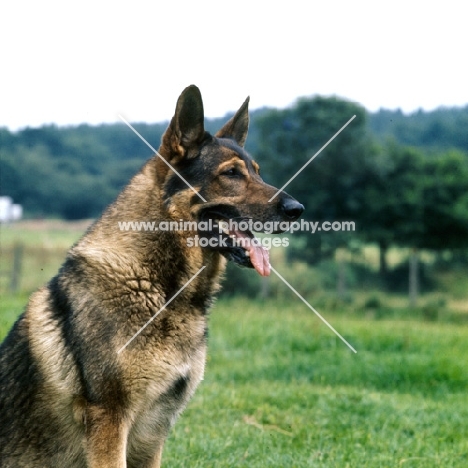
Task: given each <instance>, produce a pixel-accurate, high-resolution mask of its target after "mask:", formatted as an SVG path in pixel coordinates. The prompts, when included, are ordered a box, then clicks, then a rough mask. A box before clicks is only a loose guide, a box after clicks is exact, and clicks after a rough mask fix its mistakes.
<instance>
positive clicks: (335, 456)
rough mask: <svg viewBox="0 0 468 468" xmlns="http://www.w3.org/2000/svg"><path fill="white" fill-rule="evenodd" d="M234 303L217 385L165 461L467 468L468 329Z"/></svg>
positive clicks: (210, 385)
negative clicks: (327, 322)
mask: <svg viewBox="0 0 468 468" xmlns="http://www.w3.org/2000/svg"><path fill="white" fill-rule="evenodd" d="M330 319H331V321H332V322H333V325H334V326H335V327H336V328H337V329H338V330H340V332H342V333H343V334H344V335H345V336H346V338H347V339H349V341H350V342H351V343H352V344H353V345H354V346H355V347H356V348H357V350H358V353H357V354H353V353H352V352H350V351H349V350H348V348H346V346H345V345H344V344H343V343H342V342H341V341H339V340H337V339H336V338H335V337H334V336H333V335H332V334H331V332H330V330H329V329H328V328H326V327H324V326H322V325H320V324H319V322H318V319H317V318H316V317H315V316H313V315H311V314H310V313H309V311H308V310H307V309H305V308H304V307H302V306H301V305H300V304H294V303H290V304H289V306H287V305H286V306H285V304H278V303H267V304H264V305H259V304H255V303H249V302H246V301H240V300H237V301H222V302H220V303H219V304H218V305H217V306H216V307H215V309H214V311H213V314H212V319H211V321H212V324H211V338H210V353H209V360H208V364H207V370H206V379H205V381H204V382H203V383H202V385H201V386H200V388H199V391H198V392H197V394H196V396H195V399H194V400H193V401H192V402H191V404H190V405H189V408H188V409H187V411H186V412H185V413H184V415H183V416H182V418H181V420H180V421H179V423H178V424H177V425H176V427H175V429H174V431H173V433H172V435H171V437H170V439H169V441H168V444H167V447H166V450H165V454H164V461H165V463H166V466H171V467H184V466H191V467H198V466H200V467H201V466H204V467H206V466H213V467H215V466H216V467H232V466H245V467H285V466H288V467H309V466H311V467H314V466H317V467H346V466H349V467H393V466H395V467H399V466H402V467H437V466H440V467H462V466H466V465H467V463H468V405H467V403H468V399H467V396H466V389H467V386H468V375H467V373H466V371H465V367H466V366H465V363H466V356H467V353H468V330H466V329H460V328H457V327H455V326H453V325H450V324H433V323H424V322H413V321H410V320H408V321H366V320H364V319H355V320H349V319H347V318H346V317H344V316H340V315H333V316H332V317H330Z"/></svg>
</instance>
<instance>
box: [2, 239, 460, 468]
mask: <svg viewBox="0 0 468 468" xmlns="http://www.w3.org/2000/svg"><path fill="white" fill-rule="evenodd" d="M64 236H69V237H70V238H68V237H67V241H73V240H75V239H76V237H77V233H76V232H75V231H72V232H68V233H62V235H61V236H60V235H59V236H58V237H59V238H60V239H62V240H63V237H64ZM39 237H40V235H39V234H38V235H37V236H36V240H35V239H34V238H31V240H30V242H31V245H32V244H35V243H36V241H37V239H38V238H39ZM49 238H50V236H49ZM72 238H73V239H72ZM59 261H60V259H59V258H58V257H57V258H55V259H54V262H59ZM28 262H32V260H31V259H29V260H28ZM30 265H32V266H31V267H30V268H33V266H34V265H36V268H39V267H40V266H41V265H40V264H36V263H30ZM47 268H50V269H52V267H47ZM39 269H40V268H39ZM28 274H29V275H30V276H31V281H32V277H33V276H35V275H34V272H28ZM28 281H30V280H28ZM311 300H312V304H313V305H316V306H318V304H316V303H314V302H313V297H312V298H311ZM26 301H27V294H26V292H24V293H21V294H18V295H12V294H9V293H6V292H4V293H3V294H2V300H1V303H0V339H1V338H3V336H4V335H5V334H6V333H7V330H8V329H9V327H10V326H11V324H12V322H13V321H14V320H15V318H16V317H17V315H18V314H19V313H20V312H21V310H22V308H23V307H24V305H25V303H26ZM320 307H321V306H320ZM319 311H320V312H322V313H323V315H325V317H326V318H327V319H328V320H329V321H330V322H331V323H332V325H333V326H334V327H335V328H336V329H337V330H338V331H339V332H340V333H341V334H343V335H344V337H345V338H346V339H347V340H348V341H349V342H350V343H351V344H352V345H353V346H354V347H355V348H356V349H357V351H358V352H357V354H354V353H352V352H351V351H350V350H349V349H348V348H347V347H346V346H345V345H344V344H343V343H342V342H341V341H340V340H339V339H337V338H336V337H335V336H334V335H333V334H332V332H331V331H330V330H329V329H328V328H327V327H325V326H324V325H323V324H321V322H320V321H319V320H318V319H317V317H316V316H315V315H314V314H313V313H312V312H311V311H310V310H309V309H307V308H306V307H305V305H304V304H302V303H301V302H300V301H299V300H296V299H295V298H290V299H288V300H287V301H286V300H282V299H281V298H276V300H270V301H265V302H264V303H261V302H259V301H248V300H245V299H240V298H237V299H223V300H220V301H218V302H217V303H216V304H215V306H214V308H213V311H212V314H211V318H210V322H211V323H210V325H211V326H210V338H209V357H208V362H207V368H206V375H205V380H204V381H203V382H202V384H201V385H200V387H199V389H198V391H197V393H196V395H195V398H194V399H193V400H192V402H191V403H190V404H189V406H188V408H187V410H186V411H185V412H184V414H183V415H182V417H181V419H180V420H179V422H178V423H177V424H176V426H175V428H174V430H173V431H172V432H171V435H170V438H169V440H168V442H167V445H166V448H165V452H164V457H163V466H166V467H184V468H186V467H220V468H224V467H226V468H227V467H249V468H260V467H261V468H267V467H292V468H293V467H320V468H322V467H323V468H328V467H330V468H331V467H337V468H338V467H339V468H341V467H349V468H371V467H372V468H374V467H375V468H377V467H382V468H387V467H402V468H416V467H443V468H451V467H460V468H462V467H466V466H468V396H467V390H468V371H467V356H468V326H466V325H463V322H462V323H461V324H460V323H457V322H452V321H449V320H448V321H441V320H438V321H433V322H431V321H427V320H426V321H425V320H422V319H416V318H415V317H421V316H420V315H417V314H407V315H404V314H393V315H392V314H390V315H383V316H381V315H378V314H375V313H368V312H365V313H364V312H362V311H361V312H359V311H354V310H353V309H352V308H346V307H344V308H342V309H340V308H336V307H335V308H334V311H333V310H332V309H330V310H327V309H326V308H324V309H322V308H319ZM411 317H413V318H411Z"/></svg>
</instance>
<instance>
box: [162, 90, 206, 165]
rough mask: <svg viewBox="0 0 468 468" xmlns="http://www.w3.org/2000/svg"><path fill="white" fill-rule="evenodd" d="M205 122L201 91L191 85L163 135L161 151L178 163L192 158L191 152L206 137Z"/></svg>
mask: <svg viewBox="0 0 468 468" xmlns="http://www.w3.org/2000/svg"><path fill="white" fill-rule="evenodd" d="M203 121H204V112H203V101H202V97H201V94H200V90H199V89H198V88H197V87H196V86H194V85H191V86H189V87H187V88H185V89H184V91H183V92H182V94H181V95H180V96H179V99H178V100H177V106H176V110H175V114H174V117H172V120H171V123H170V124H169V127H168V128H167V130H166V132H165V133H164V135H163V139H162V146H161V150H163V153H164V156H165V157H166V158H167V159H168V160H169V161H172V162H177V161H180V160H181V159H183V158H184V157H190V156H191V151H190V150H191V149H194V148H195V147H197V146H198V145H199V144H200V143H201V141H202V140H203V138H204V137H205V127H204V123H203ZM192 154H193V152H192Z"/></svg>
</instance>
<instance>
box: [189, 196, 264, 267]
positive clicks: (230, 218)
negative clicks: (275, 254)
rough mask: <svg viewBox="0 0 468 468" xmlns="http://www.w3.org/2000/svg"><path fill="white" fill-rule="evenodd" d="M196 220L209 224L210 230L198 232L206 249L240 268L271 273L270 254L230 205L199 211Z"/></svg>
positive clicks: (236, 209)
mask: <svg viewBox="0 0 468 468" xmlns="http://www.w3.org/2000/svg"><path fill="white" fill-rule="evenodd" d="M198 219H199V220H201V221H209V222H210V226H211V230H208V231H204V232H199V235H200V236H201V237H204V238H205V239H206V240H207V242H208V248H210V249H213V250H217V251H218V252H220V253H221V254H222V255H223V256H224V257H226V258H227V259H228V260H230V261H232V262H234V263H236V264H237V265H239V266H243V267H247V268H253V269H255V271H256V272H257V273H258V274H259V275H261V276H268V275H269V274H270V255H269V252H268V250H267V249H266V248H265V247H263V246H262V243H261V239H258V238H256V237H255V236H254V234H253V232H252V229H249V227H250V225H249V223H248V221H249V218H248V217H245V216H242V215H241V213H239V210H238V208H237V207H234V206H232V205H212V206H209V207H206V205H205V207H204V208H203V209H202V210H200V211H199V212H198Z"/></svg>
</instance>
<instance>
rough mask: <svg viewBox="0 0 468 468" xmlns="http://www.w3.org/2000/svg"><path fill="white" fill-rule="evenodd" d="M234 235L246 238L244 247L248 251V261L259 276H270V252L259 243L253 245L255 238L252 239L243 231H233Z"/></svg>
mask: <svg viewBox="0 0 468 468" xmlns="http://www.w3.org/2000/svg"><path fill="white" fill-rule="evenodd" d="M234 235H235V236H236V237H238V238H239V237H241V238H244V239H246V240H247V242H246V243H245V244H244V248H245V250H247V252H249V255H250V262H251V263H252V265H253V267H254V268H255V270H257V273H258V274H259V275H261V276H270V254H269V252H268V250H266V249H265V248H263V247H262V246H261V245H253V244H254V243H256V242H255V241H256V239H255V238H253V239H252V238H251V237H250V236H248V235H247V234H246V233H245V232H242V231H234ZM257 242H258V240H257Z"/></svg>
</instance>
